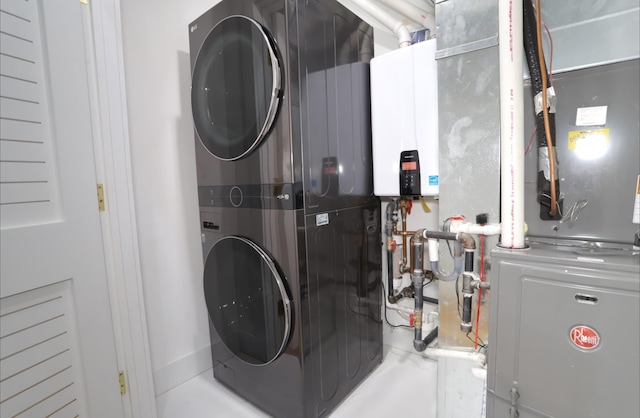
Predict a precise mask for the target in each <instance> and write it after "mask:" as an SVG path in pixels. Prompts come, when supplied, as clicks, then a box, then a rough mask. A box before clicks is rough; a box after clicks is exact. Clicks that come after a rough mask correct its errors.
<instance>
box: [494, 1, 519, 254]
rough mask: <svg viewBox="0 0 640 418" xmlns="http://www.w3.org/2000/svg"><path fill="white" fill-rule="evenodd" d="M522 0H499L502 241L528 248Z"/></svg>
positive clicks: (507, 244) (509, 246) (504, 243)
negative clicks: (525, 229)
mask: <svg viewBox="0 0 640 418" xmlns="http://www.w3.org/2000/svg"><path fill="white" fill-rule="evenodd" d="M522 26H523V25H522V1H516V0H498V29H499V39H500V45H499V49H498V51H499V54H500V173H501V197H500V199H501V208H502V209H501V221H502V228H501V233H502V237H501V241H500V246H502V247H505V248H524V246H525V244H524V87H523V81H522V58H523V54H524V53H523V49H524V47H523V35H522Z"/></svg>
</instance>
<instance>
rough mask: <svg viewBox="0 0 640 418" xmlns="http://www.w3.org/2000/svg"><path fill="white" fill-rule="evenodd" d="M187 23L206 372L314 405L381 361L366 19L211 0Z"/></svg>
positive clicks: (263, 400) (284, 405)
mask: <svg viewBox="0 0 640 418" xmlns="http://www.w3.org/2000/svg"><path fill="white" fill-rule="evenodd" d="M189 33H190V45H191V65H192V108H193V115H194V125H195V128H196V129H195V130H196V133H195V137H196V161H197V179H198V193H199V203H200V221H201V231H202V242H203V253H204V260H205V271H204V292H205V299H206V303H207V309H208V312H209V319H210V333H211V345H212V359H213V372H214V376H215V378H216V379H217V380H218V381H220V382H222V383H223V384H225V385H226V386H228V387H229V388H231V389H233V390H234V391H235V392H236V393H237V394H239V395H240V396H242V397H244V398H245V399H247V400H249V401H250V402H252V403H254V404H255V405H257V406H258V407H260V408H261V409H263V410H264V411H266V412H268V413H269V414H271V415H273V416H276V417H319V416H326V415H328V414H329V413H330V411H331V410H332V409H333V408H334V407H335V406H336V405H337V404H338V403H339V402H340V401H341V400H342V399H344V397H345V396H346V395H347V394H348V393H349V392H350V391H351V390H352V389H353V388H354V387H355V386H356V385H357V384H358V383H360V382H361V381H362V379H364V378H365V377H366V376H367V374H368V373H369V372H370V371H371V370H373V368H374V367H376V366H377V365H378V364H379V363H380V362H381V361H382V322H381V316H380V306H381V300H382V289H381V287H380V286H381V285H380V274H381V255H380V243H381V237H380V201H379V199H377V198H376V197H374V196H373V184H372V164H371V149H370V147H371V145H370V144H371V142H370V141H371V133H370V110H369V75H368V74H369V72H368V62H366V61H367V59H368V58H367V57H369V56H371V55H372V54H371V52H372V51H371V48H372V46H373V44H372V39H371V36H372V31H371V28H370V27H369V26H368V25H366V24H364V23H363V22H362V21H361V20H360V19H358V18H357V17H356V16H355V15H353V14H352V13H351V12H349V11H348V10H347V9H345V8H344V7H342V6H341V5H340V4H339V3H337V2H336V1H329V0H320V1H318V0H314V1H310V2H309V1H303V0H299V1H292V0H277V1H273V0H265V1H261V0H254V1H238V0H224V1H222V2H221V3H219V4H218V5H216V6H215V7H213V8H212V9H211V10H209V11H208V12H207V13H205V14H204V15H203V16H201V17H200V18H198V19H197V20H196V21H194V22H193V23H192V24H191V25H190V26H189Z"/></svg>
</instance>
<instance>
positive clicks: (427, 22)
mask: <svg viewBox="0 0 640 418" xmlns="http://www.w3.org/2000/svg"><path fill="white" fill-rule="evenodd" d="M379 1H380V2H381V3H384V4H386V5H387V6H389V7H390V8H392V9H393V10H395V11H396V12H398V13H400V14H402V15H404V16H406V17H408V18H409V19H411V20H413V21H414V22H417V23H419V24H421V25H422V26H423V27H424V28H425V29H429V38H432V37H433V36H435V34H436V17H435V15H434V12H433V9H432V10H431V11H427V10H422V9H421V8H419V7H418V6H414V5H413V4H411V3H408V2H406V1H405V0H379Z"/></svg>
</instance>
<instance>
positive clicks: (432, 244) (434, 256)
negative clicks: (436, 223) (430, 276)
mask: <svg viewBox="0 0 640 418" xmlns="http://www.w3.org/2000/svg"><path fill="white" fill-rule="evenodd" d="M427 245H428V247H429V262H431V263H433V262H435V261H438V258H439V254H438V253H439V251H438V248H439V247H440V244H439V243H438V240H437V239H433V238H431V239H429V240H428V241H427Z"/></svg>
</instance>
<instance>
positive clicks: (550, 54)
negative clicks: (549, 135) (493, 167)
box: [524, 0, 553, 155]
mask: <svg viewBox="0 0 640 418" xmlns="http://www.w3.org/2000/svg"><path fill="white" fill-rule="evenodd" d="M531 4H533V0H531ZM542 26H544V30H545V31H546V32H547V36H548V37H549V84H551V85H553V37H552V36H551V31H550V30H549V27H548V26H547V24H546V23H544V21H542ZM537 130H538V127H537V126H534V127H533V132H531V137H529V143H528V144H527V148H526V149H525V151H524V154H525V155H527V154H528V153H529V151H530V149H531V144H532V143H533V139H534V138H535V136H536V131H537Z"/></svg>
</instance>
